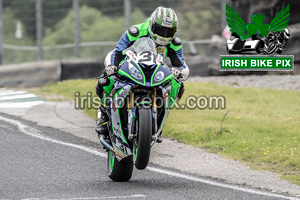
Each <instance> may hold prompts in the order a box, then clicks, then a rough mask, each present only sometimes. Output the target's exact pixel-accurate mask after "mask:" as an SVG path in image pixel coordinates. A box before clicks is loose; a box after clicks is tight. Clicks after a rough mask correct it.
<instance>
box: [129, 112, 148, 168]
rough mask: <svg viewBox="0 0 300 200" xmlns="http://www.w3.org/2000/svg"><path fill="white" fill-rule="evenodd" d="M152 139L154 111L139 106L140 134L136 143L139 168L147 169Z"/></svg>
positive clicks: (136, 163) (135, 152) (135, 157)
mask: <svg viewBox="0 0 300 200" xmlns="http://www.w3.org/2000/svg"><path fill="white" fill-rule="evenodd" d="M151 141H152V112H151V109H150V108H143V107H141V108H139V121H138V134H137V139H136V142H135V144H134V146H135V148H134V152H133V155H134V160H135V163H134V164H135V167H136V168H137V169H140V170H142V169H145V168H146V167H147V165H148V163H149V158H150V151H151Z"/></svg>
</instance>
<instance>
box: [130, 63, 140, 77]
mask: <svg viewBox="0 0 300 200" xmlns="http://www.w3.org/2000/svg"><path fill="white" fill-rule="evenodd" d="M128 71H129V74H130V75H131V76H132V77H133V78H135V79H137V80H143V75H142V72H141V71H140V70H139V69H138V68H136V67H135V66H134V65H133V64H131V63H128Z"/></svg>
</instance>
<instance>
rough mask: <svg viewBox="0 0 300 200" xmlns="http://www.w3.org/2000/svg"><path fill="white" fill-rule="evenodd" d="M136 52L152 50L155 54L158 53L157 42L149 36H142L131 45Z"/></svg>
mask: <svg viewBox="0 0 300 200" xmlns="http://www.w3.org/2000/svg"><path fill="white" fill-rule="evenodd" d="M131 48H132V49H133V50H134V52H135V53H136V54H138V53H140V52H142V51H152V52H153V53H154V55H157V51H156V45H155V42H154V41H153V40H152V39H151V38H148V37H142V38H140V39H138V40H137V41H135V42H134V44H133V45H132V46H131Z"/></svg>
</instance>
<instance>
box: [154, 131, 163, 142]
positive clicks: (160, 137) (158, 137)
mask: <svg viewBox="0 0 300 200" xmlns="http://www.w3.org/2000/svg"><path fill="white" fill-rule="evenodd" d="M161 134H162V131H161V132H160V134H159V136H157V138H156V142H157V143H161V142H162V141H163V138H162V136H161Z"/></svg>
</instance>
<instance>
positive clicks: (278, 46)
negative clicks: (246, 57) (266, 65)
mask: <svg viewBox="0 0 300 200" xmlns="http://www.w3.org/2000/svg"><path fill="white" fill-rule="evenodd" d="M289 11H290V6H289V5H287V6H286V7H285V8H283V9H281V11H280V12H279V13H278V14H277V15H276V16H275V18H274V19H273V20H272V21H271V23H270V24H267V23H263V22H264V20H265V15H263V14H261V15H252V17H251V20H252V23H248V24H247V25H246V24H245V22H244V21H243V19H242V18H241V17H240V16H239V15H238V14H237V12H236V11H235V10H234V9H233V8H230V7H229V6H228V5H226V21H227V23H228V27H229V28H230V31H231V33H232V34H231V38H230V39H228V40H227V42H226V48H227V51H228V53H230V54H236V53H244V52H251V51H255V52H256V53H258V54H260V53H263V54H272V53H278V54H281V53H282V51H283V48H285V47H286V46H287V44H288V41H289V38H290V36H291V32H290V30H289V29H288V28H287V26H288V22H289V18H290V12H289ZM250 38H251V40H246V39H250Z"/></svg>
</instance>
